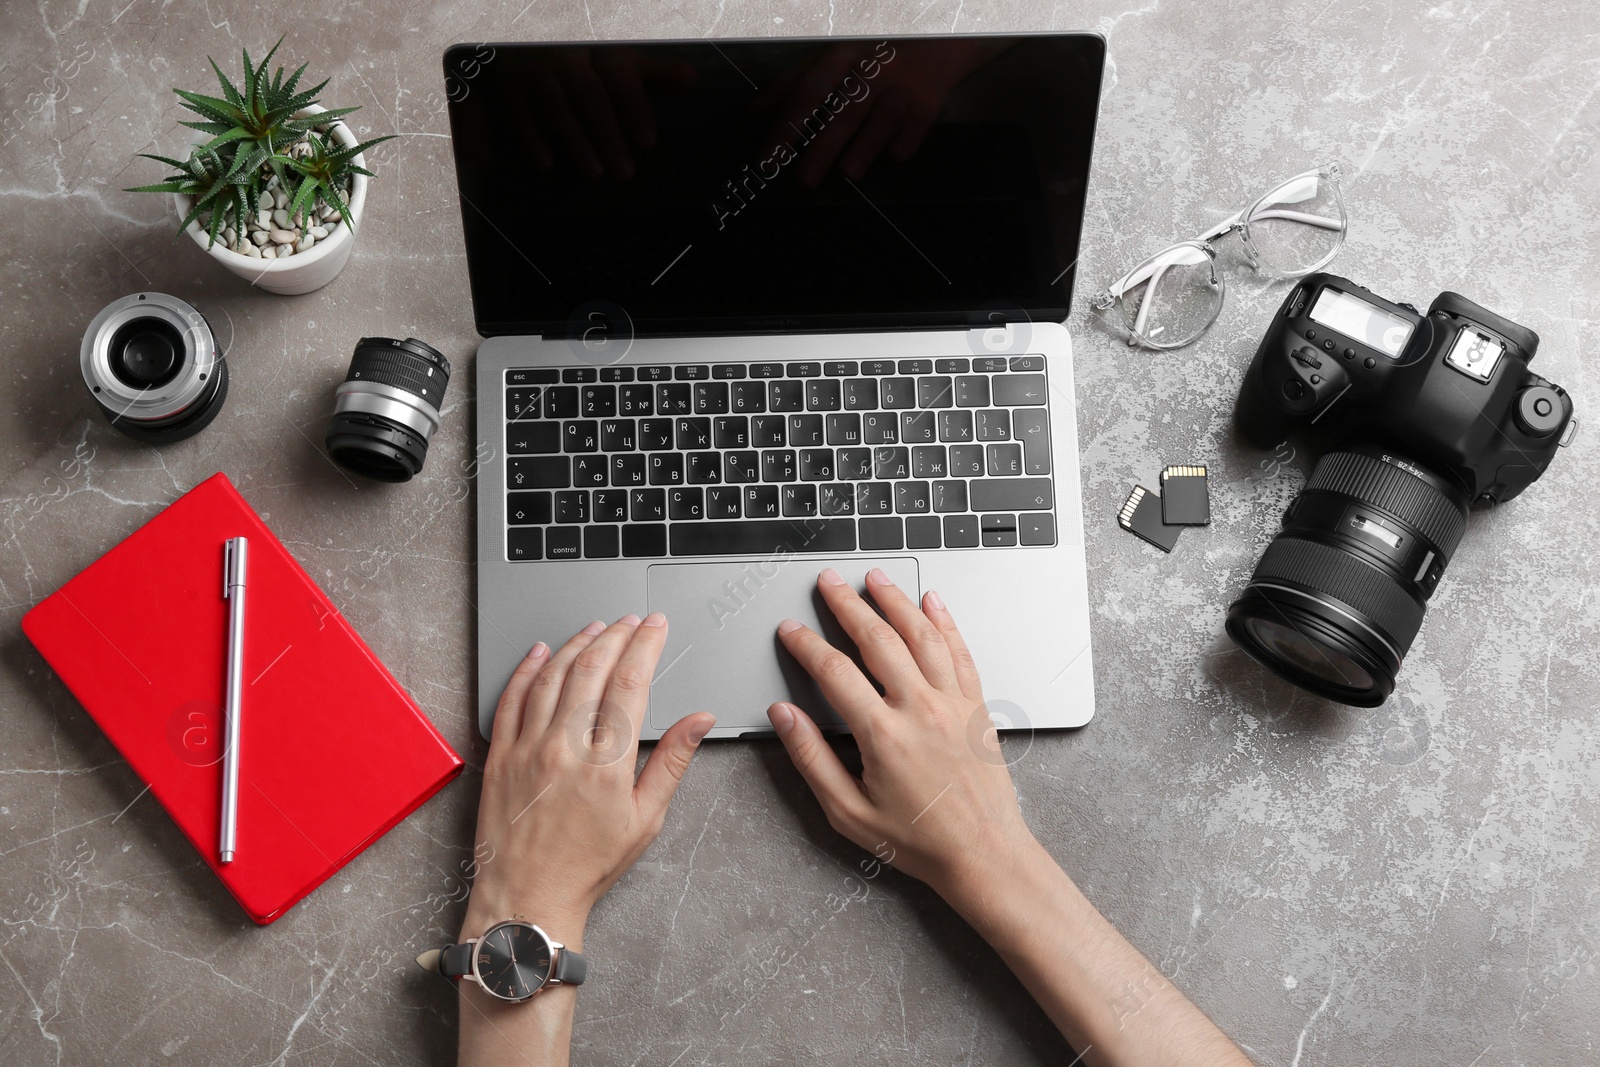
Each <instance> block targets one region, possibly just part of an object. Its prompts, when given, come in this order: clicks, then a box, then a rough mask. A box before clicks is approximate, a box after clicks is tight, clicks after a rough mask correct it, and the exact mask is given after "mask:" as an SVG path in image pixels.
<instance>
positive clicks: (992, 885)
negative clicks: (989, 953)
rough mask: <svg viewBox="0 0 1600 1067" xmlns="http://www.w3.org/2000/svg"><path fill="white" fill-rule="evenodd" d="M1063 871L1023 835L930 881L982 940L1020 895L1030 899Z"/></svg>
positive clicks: (973, 855)
mask: <svg viewBox="0 0 1600 1067" xmlns="http://www.w3.org/2000/svg"><path fill="white" fill-rule="evenodd" d="M1056 878H1062V879H1064V878H1066V874H1065V872H1063V871H1062V870H1061V868H1060V867H1059V866H1058V865H1057V864H1056V862H1055V860H1054V859H1053V858H1052V857H1051V856H1050V854H1049V853H1048V852H1046V851H1045V848H1044V846H1043V845H1041V844H1039V842H1038V841H1037V840H1036V839H1035V838H1034V837H1033V835H1032V834H1025V835H1024V836H1022V837H1020V838H1018V839H1017V840H1015V841H1013V842H1011V843H1009V844H1008V845H1006V846H1003V847H1001V848H991V849H988V850H985V851H984V852H983V853H981V854H980V853H971V854H969V855H967V856H965V857H963V858H962V860H961V861H960V862H958V863H953V864H952V865H951V866H950V867H949V868H947V869H946V870H945V871H944V872H942V873H941V875H940V877H939V878H937V879H935V880H933V881H932V882H931V884H932V886H933V888H934V890H935V891H936V892H937V893H938V894H939V896H940V897H942V898H943V899H944V901H945V903H947V904H949V905H950V907H951V908H953V909H954V910H955V911H956V913H957V914H959V915H960V916H961V917H962V918H964V919H966V920H967V922H968V923H969V924H970V925H971V926H972V927H973V928H974V929H976V930H978V931H979V932H980V933H982V934H983V935H984V936H985V937H988V936H989V933H990V930H991V929H994V928H995V927H996V926H997V924H999V923H1001V922H1002V921H1003V919H1004V916H1005V913H1006V911H1007V909H1008V908H1009V907H1010V906H1012V904H1013V903H1014V902H1015V901H1016V900H1017V898H1018V896H1019V895H1022V896H1025V897H1032V895H1033V893H1034V892H1035V891H1036V890H1040V889H1043V888H1044V887H1045V886H1046V885H1047V883H1049V882H1051V881H1052V880H1054V879H1056Z"/></svg>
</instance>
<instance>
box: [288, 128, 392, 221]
mask: <svg viewBox="0 0 1600 1067" xmlns="http://www.w3.org/2000/svg"><path fill="white" fill-rule="evenodd" d="M392 136H393V135H392V134H391V135H389V136H386V137H374V138H373V139H372V140H370V141H362V142H361V143H360V144H356V145H351V146H349V147H346V146H344V145H341V144H338V143H337V142H334V143H333V144H329V140H331V138H330V139H324V138H323V137H322V135H320V134H318V133H317V132H316V131H315V130H313V131H311V132H310V133H308V134H307V135H306V145H307V147H308V148H309V149H310V151H308V152H307V153H306V154H305V155H304V156H303V157H300V158H293V157H284V158H282V159H280V161H279V162H280V164H281V165H282V166H283V167H285V168H287V169H288V170H290V171H292V172H293V173H294V175H297V176H298V181H296V180H295V178H293V177H291V178H290V179H289V180H288V181H285V182H284V183H283V187H284V190H285V191H286V192H287V193H288V196H289V206H288V208H287V209H286V210H287V211H288V212H289V214H290V215H301V214H304V215H309V214H310V212H311V206H312V205H313V204H315V203H316V201H317V197H319V196H320V197H321V198H322V199H323V200H324V201H326V202H327V203H328V204H329V205H331V206H332V207H333V208H334V209H335V210H337V211H338V212H339V213H340V214H341V215H343V216H344V217H346V218H349V216H350V205H349V204H347V203H345V200H344V194H343V190H344V189H345V188H347V187H348V186H349V184H350V179H351V176H352V175H355V174H365V175H366V176H367V177H369V178H370V177H372V176H373V175H372V172H371V171H370V170H368V169H367V168H365V167H361V166H357V165H356V163H355V157H356V156H358V155H360V154H361V153H362V152H364V151H366V150H367V149H369V148H371V147H372V146H373V145H375V144H379V143H381V142H383V141H387V140H389V139H390V138H391V137H392Z"/></svg>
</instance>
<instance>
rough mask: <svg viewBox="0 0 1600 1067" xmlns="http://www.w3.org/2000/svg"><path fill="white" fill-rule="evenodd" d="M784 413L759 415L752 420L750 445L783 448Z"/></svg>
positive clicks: (753, 446)
mask: <svg viewBox="0 0 1600 1067" xmlns="http://www.w3.org/2000/svg"><path fill="white" fill-rule="evenodd" d="M783 423H784V419H783V416H782V415H757V416H755V417H753V418H751V420H750V447H752V448H782V447H783V446H784V443H785V439H784V430H783Z"/></svg>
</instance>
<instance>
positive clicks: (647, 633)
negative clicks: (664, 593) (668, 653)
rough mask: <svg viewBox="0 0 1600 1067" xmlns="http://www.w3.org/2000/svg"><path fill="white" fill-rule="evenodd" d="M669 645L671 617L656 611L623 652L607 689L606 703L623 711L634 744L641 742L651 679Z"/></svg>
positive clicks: (648, 705) (635, 631) (607, 705)
mask: <svg viewBox="0 0 1600 1067" xmlns="http://www.w3.org/2000/svg"><path fill="white" fill-rule="evenodd" d="M666 644H667V617H666V616H665V615H663V614H661V613H660V612H659V611H652V612H651V613H650V614H648V615H646V616H645V617H644V619H643V620H642V621H641V622H640V623H639V625H638V626H637V627H636V628H635V629H634V631H633V639H632V640H630V641H629V642H628V646H627V647H626V648H625V649H623V650H622V655H621V656H620V657H619V658H618V659H617V665H616V666H615V667H614V668H612V671H611V680H610V682H609V684H607V686H606V695H605V704H604V706H605V707H606V708H607V709H608V710H609V709H611V708H617V709H620V711H621V713H622V714H623V715H625V716H626V717H627V720H628V723H629V725H630V726H631V727H632V730H633V738H632V743H633V744H638V742H639V729H640V727H642V726H643V725H644V715H645V711H646V710H647V709H648V708H649V707H650V680H651V679H652V678H654V677H655V673H656V664H657V663H659V662H660V661H661V650H662V649H663V648H665V647H666Z"/></svg>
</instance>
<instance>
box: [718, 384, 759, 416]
mask: <svg viewBox="0 0 1600 1067" xmlns="http://www.w3.org/2000/svg"><path fill="white" fill-rule="evenodd" d="M728 408H729V410H731V411H736V412H740V413H747V414H751V415H754V414H756V413H758V412H762V411H765V410H767V385H766V383H765V382H734V383H733V389H732V392H731V399H730V400H729V402H728Z"/></svg>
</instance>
